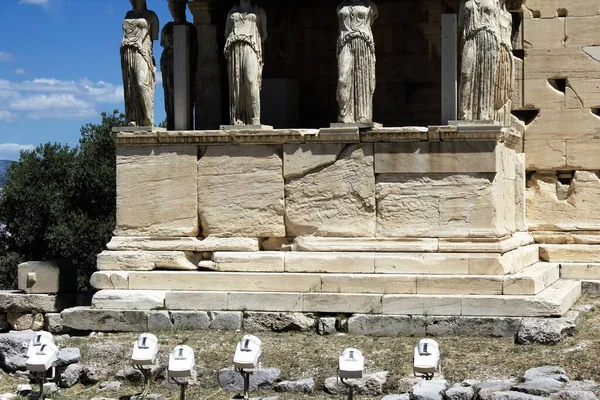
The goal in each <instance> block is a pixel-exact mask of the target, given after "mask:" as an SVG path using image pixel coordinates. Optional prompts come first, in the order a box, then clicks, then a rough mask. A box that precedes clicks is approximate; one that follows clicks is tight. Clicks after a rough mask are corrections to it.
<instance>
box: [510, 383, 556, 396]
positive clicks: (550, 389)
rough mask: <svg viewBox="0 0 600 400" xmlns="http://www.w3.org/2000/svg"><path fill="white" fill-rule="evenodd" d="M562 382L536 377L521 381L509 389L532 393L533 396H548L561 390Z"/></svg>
mask: <svg viewBox="0 0 600 400" xmlns="http://www.w3.org/2000/svg"><path fill="white" fill-rule="evenodd" d="M562 388H563V383H562V382H560V381H557V380H556V379H553V378H537V379H532V380H527V381H525V382H523V383H520V384H518V385H515V386H513V387H512V389H511V390H514V391H516V392H523V393H527V394H532V395H534V396H543V397H548V396H549V395H550V394H551V393H556V392H559V391H561V390H562Z"/></svg>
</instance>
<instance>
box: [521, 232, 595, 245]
mask: <svg viewBox="0 0 600 400" xmlns="http://www.w3.org/2000/svg"><path fill="white" fill-rule="evenodd" d="M532 235H533V237H534V238H535V241H536V242H537V243H546V244H600V231H597V232H585V231H584V232H580V231H575V232H556V231H554V232H553V231H548V232H544V231H539V232H532Z"/></svg>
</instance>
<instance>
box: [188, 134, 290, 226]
mask: <svg viewBox="0 0 600 400" xmlns="http://www.w3.org/2000/svg"><path fill="white" fill-rule="evenodd" d="M280 152H281V146H268V145H244V146H209V147H206V148H205V149H204V150H203V151H202V156H201V157H200V159H199V160H198V206H199V211H200V221H201V224H202V234H203V235H204V236H217V237H240V236H242V237H243V236H245V237H284V236H285V226H284V222H283V214H284V182H283V166H282V160H281V155H280Z"/></svg>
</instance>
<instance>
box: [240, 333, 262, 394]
mask: <svg viewBox="0 0 600 400" xmlns="http://www.w3.org/2000/svg"><path fill="white" fill-rule="evenodd" d="M261 354H262V342H261V341H260V339H259V338H257V337H256V336H253V335H244V336H243V337H242V340H240V342H239V343H238V344H237V346H236V347H235V354H234V355H233V366H234V367H235V369H237V370H238V371H239V372H240V374H242V378H244V399H245V400H248V399H249V398H250V395H249V391H250V375H251V374H252V372H253V371H251V370H253V369H256V368H260V356H261Z"/></svg>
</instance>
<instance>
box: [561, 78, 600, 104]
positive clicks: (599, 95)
mask: <svg viewBox="0 0 600 400" xmlns="http://www.w3.org/2000/svg"><path fill="white" fill-rule="evenodd" d="M568 85H569V87H570V88H571V89H572V90H573V93H574V94H575V96H576V97H577V99H578V100H579V102H580V103H581V104H582V106H583V107H584V108H591V107H596V106H597V105H598V100H600V78H597V77H593V76H592V77H587V78H571V77H569V80H568Z"/></svg>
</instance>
